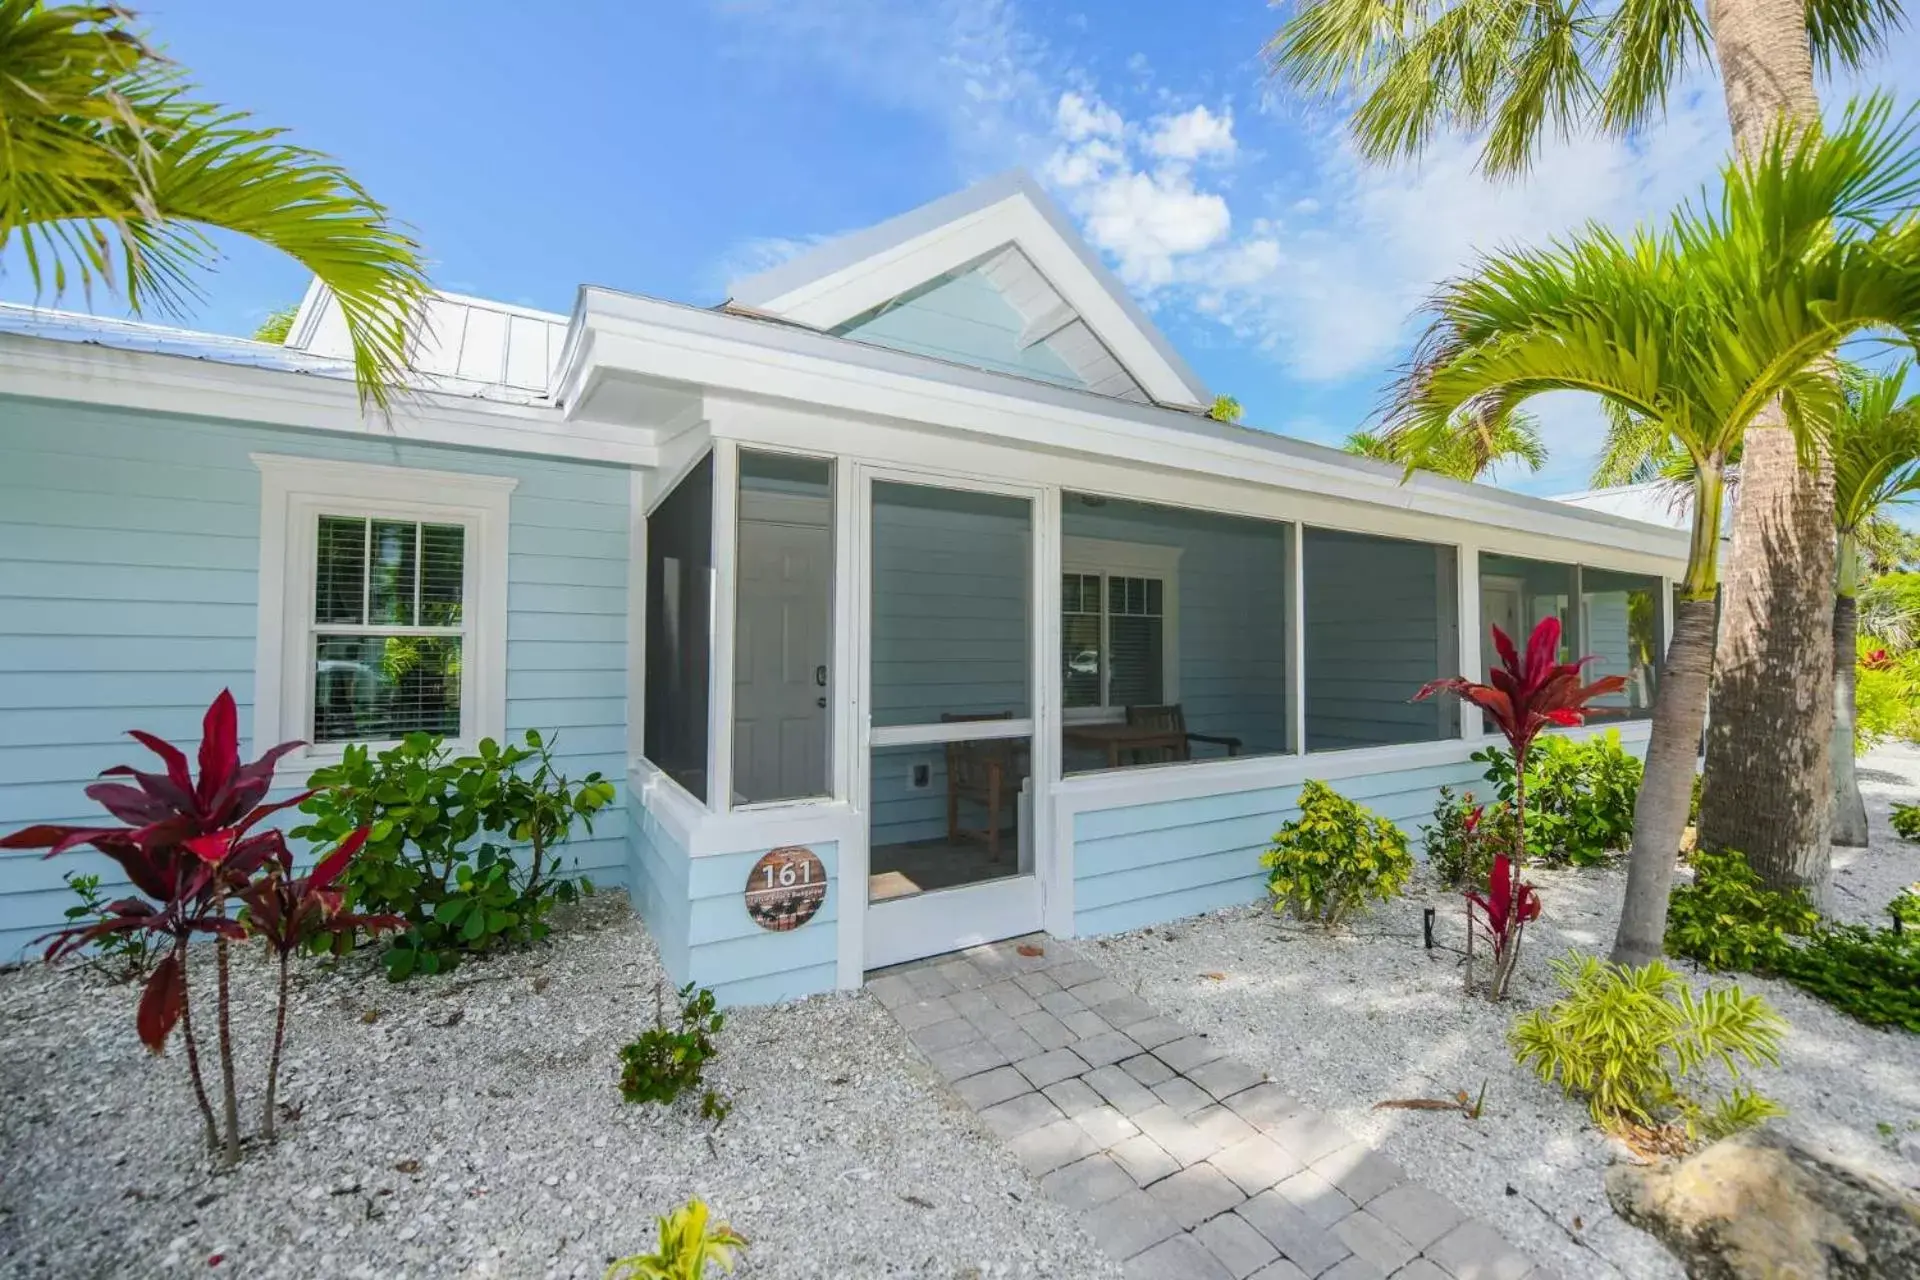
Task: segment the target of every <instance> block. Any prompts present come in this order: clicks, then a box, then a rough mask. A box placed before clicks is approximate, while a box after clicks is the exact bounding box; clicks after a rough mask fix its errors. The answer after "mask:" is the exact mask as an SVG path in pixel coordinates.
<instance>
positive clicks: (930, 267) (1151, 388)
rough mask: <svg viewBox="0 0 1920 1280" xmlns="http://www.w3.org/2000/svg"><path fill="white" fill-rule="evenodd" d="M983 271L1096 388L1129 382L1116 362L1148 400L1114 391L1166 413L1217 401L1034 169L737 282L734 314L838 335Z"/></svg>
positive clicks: (1001, 177) (984, 184)
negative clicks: (939, 285) (1119, 375)
mask: <svg viewBox="0 0 1920 1280" xmlns="http://www.w3.org/2000/svg"><path fill="white" fill-rule="evenodd" d="M1009 250H1012V251H1014V252H1013V253H1012V254H1009V253H1008V251H1009ZM977 268H984V269H986V270H987V271H988V272H989V273H990V274H991V275H992V276H993V277H994V279H995V282H996V285H997V286H998V287H1000V288H1001V289H1002V290H1003V291H1008V292H1009V298H1010V300H1013V301H1014V302H1015V304H1016V305H1021V302H1020V299H1021V298H1023V297H1024V298H1025V299H1026V300H1027V302H1026V305H1027V306H1029V307H1031V308H1032V309H1033V310H1034V314H1032V315H1028V316H1026V317H1025V318H1026V319H1027V321H1028V330H1029V333H1030V334H1033V335H1037V336H1035V337H1034V339H1033V340H1035V341H1040V340H1051V341H1053V344H1054V346H1055V349H1056V350H1061V351H1062V352H1063V353H1064V354H1065V355H1066V358H1067V359H1068V360H1069V361H1070V362H1071V363H1074V364H1075V365H1076V367H1077V368H1080V367H1084V373H1085V377H1086V381H1087V383H1088V385H1089V386H1092V385H1094V384H1095V383H1096V382H1100V381H1105V382H1106V384H1107V385H1108V386H1109V387H1112V386H1115V385H1116V384H1117V383H1118V382H1119V381H1121V380H1120V379H1115V378H1112V377H1111V376H1110V375H1108V374H1104V373H1103V370H1105V368H1106V366H1105V365H1103V364H1102V360H1103V358H1104V357H1110V361H1111V362H1117V364H1118V366H1119V370H1120V371H1121V372H1123V373H1124V375H1127V378H1126V379H1125V380H1126V381H1130V382H1131V383H1132V384H1135V385H1136V386H1137V388H1138V392H1139V393H1140V394H1138V395H1127V394H1126V393H1125V392H1124V391H1114V392H1110V393H1114V394H1121V395H1123V396H1124V397H1125V398H1128V399H1134V398H1142V399H1151V400H1153V401H1156V402H1158V403H1160V404H1166V405H1181V406H1194V407H1203V408H1204V407H1206V406H1207V405H1210V404H1211V403H1212V402H1213V396H1212V393H1211V392H1209V391H1208V390H1207V387H1206V384H1205V383H1203V382H1202V381H1201V380H1200V377H1199V375H1198V374H1196V373H1194V371H1193V369H1192V368H1191V367H1190V366H1189V365H1188V364H1187V362H1186V361H1185V360H1183V359H1182V358H1181V357H1180V353H1179V352H1177V351H1175V350H1174V348H1173V344H1172V343H1170V342H1168V341H1167V338H1166V335H1165V334H1163V333H1161V332H1160V330H1159V329H1158V328H1157V327H1156V326H1155V325H1154V323H1153V321H1151V320H1149V319H1148V318H1147V316H1146V313H1145V312H1144V311H1142V310H1141V309H1140V307H1139V305H1138V304H1137V303H1136V302H1134V300H1133V299H1132V298H1131V297H1130V296H1128V294H1127V291H1126V288H1125V286H1123V285H1122V284H1121V283H1120V281H1119V280H1117V279H1116V278H1115V277H1114V275H1113V273H1112V272H1111V271H1109V270H1107V268H1106V266H1105V265H1104V264H1102V263H1101V261H1100V259H1099V257H1098V256H1097V255H1096V254H1095V253H1094V251H1093V250H1092V248H1091V247H1089V246H1088V245H1087V243H1086V242H1085V241H1084V240H1082V239H1081V238H1080V236H1079V234H1078V233H1077V232H1076V231H1075V230H1074V228H1073V224H1072V223H1071V222H1070V221H1069V220H1068V218H1067V216H1066V214H1065V213H1063V212H1062V211H1061V209H1060V207H1059V206H1058V205H1056V204H1055V203H1054V202H1053V201H1052V199H1050V198H1049V197H1048V196H1047V194H1046V193H1045V192H1044V191H1042V190H1041V189H1040V186H1039V184H1038V183H1036V182H1035V181H1034V180H1033V178H1032V177H1031V176H1029V175H1028V174H1027V173H1026V172H1025V171H1024V170H1019V169H1015V170H1011V171H1009V172H1007V173H1003V174H1000V175H999V176H998V177H995V178H989V179H987V180H986V181H984V182H981V183H977V184H976V185H974V186H971V187H968V188H967V189H966V190H964V191H958V192H955V193H954V194H953V195H950V196H945V197H942V198H941V199H939V200H935V201H933V202H932V203H931V204H925V205H922V206H920V207H919V208H918V209H914V210H912V211H910V212H908V213H903V214H901V215H900V216H899V217H896V218H890V219H888V220H887V221H885V222H882V223H880V224H879V225H877V226H873V227H869V228H867V229H866V230H864V231H856V232H854V233H853V234H851V235H847V236H843V237H841V238H839V239H837V240H833V241H830V242H829V243H827V244H824V245H821V246H820V247H819V248H817V249H813V250H811V251H809V252H807V253H804V254H801V255H800V256H799V257H797V258H794V259H792V260H791V261H789V262H785V263H782V264H781V265H779V266H777V267H774V268H772V269H770V270H767V271H762V272H760V273H759V274H757V275H752V276H748V277H746V278H744V279H741V280H737V281H734V282H733V285H732V289H731V292H732V297H731V298H730V300H729V304H728V305H730V306H732V307H735V308H739V309H742V310H747V311H752V312H757V313H760V314H764V315H772V316H777V317H779V318H780V319H783V320H787V321H791V322H793V323H796V324H803V325H806V326H808V327H809V328H814V329H821V330H827V331H833V330H837V329H839V328H840V327H841V326H843V325H847V324H848V322H850V321H855V320H857V319H859V318H860V317H864V316H868V315H870V314H872V313H875V312H877V311H879V310H881V309H882V308H885V307H886V306H888V305H889V304H890V303H893V302H895V301H896V300H898V299H900V298H902V297H905V296H908V295H911V294H913V293H915V292H916V291H918V290H921V289H923V288H924V287H925V286H927V285H928V284H929V283H931V282H934V281H938V280H941V279H943V278H946V277H949V276H953V275H956V274H959V273H963V272H966V271H969V270H973V269H977ZM1009 287H1011V288H1010V291H1009ZM1036 299H1037V301H1036ZM1082 331H1084V332H1082ZM1096 348H1097V350H1096ZM1083 361H1084V366H1082V362H1083Z"/></svg>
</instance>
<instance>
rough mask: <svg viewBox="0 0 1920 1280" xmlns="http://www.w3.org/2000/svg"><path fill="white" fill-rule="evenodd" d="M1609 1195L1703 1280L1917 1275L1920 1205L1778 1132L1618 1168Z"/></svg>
mask: <svg viewBox="0 0 1920 1280" xmlns="http://www.w3.org/2000/svg"><path fill="white" fill-rule="evenodd" d="M1607 1196H1608V1198H1609V1199H1610V1200H1612V1201H1613V1204H1614V1207H1615V1208H1616V1209H1618V1210H1619V1211H1620V1214H1621V1216H1622V1217H1624V1218H1626V1219H1627V1221H1629V1222H1632V1223H1634V1224H1636V1225H1638V1226H1641V1227H1644V1228H1646V1229H1647V1230H1649V1231H1651V1232H1653V1233H1654V1234H1655V1235H1657V1236H1659V1237H1660V1238H1661V1239H1662V1240H1664V1241H1665V1242H1666V1244H1667V1246H1668V1248H1670V1249H1672V1250H1673V1252H1674V1253H1675V1254H1676V1255H1678V1256H1679V1257H1680V1258H1681V1259H1682V1260H1683V1261H1684V1262H1685V1264H1686V1268H1687V1274H1688V1275H1689V1276H1690V1277H1693V1278H1694V1280H1777V1278H1778V1277H1781V1276H1793V1277H1795V1278H1796V1280H1874V1278H1875V1277H1882V1276H1884V1277H1895V1276H1920V1200H1914V1199H1913V1198H1911V1197H1909V1196H1906V1195H1905V1194H1903V1193H1902V1192H1901V1191H1899V1190H1898V1189H1897V1188H1895V1187H1893V1186H1891V1185H1889V1184H1888V1183H1886V1182H1883V1181H1881V1180H1880V1179H1878V1178H1875V1177H1872V1176H1869V1175H1862V1174H1860V1173H1858V1172H1856V1171H1854V1170H1852V1169H1848V1168H1845V1167H1842V1166H1840V1165H1836V1164H1834V1163H1833V1162H1832V1161H1830V1160H1827V1159H1825V1158H1823V1157H1822V1156H1820V1155H1818V1154H1816V1153H1814V1152H1811V1151H1808V1150H1806V1149H1805V1148H1804V1147H1801V1146H1799V1145H1798V1144H1796V1143H1793V1142H1791V1141H1789V1140H1787V1139H1786V1138H1784V1137H1782V1136H1781V1135H1780V1134H1779V1133H1777V1132H1774V1131H1771V1130H1759V1131H1755V1132H1750V1133H1743V1134H1738V1135H1736V1136H1734V1137H1732V1138H1728V1139H1726V1140H1725V1141H1723V1142H1716V1143H1714V1144H1713V1145H1712V1146H1710V1147H1707V1148H1706V1149H1705V1150H1702V1151H1698V1152H1695V1153H1694V1154H1693V1155H1691V1156H1688V1157H1687V1158H1686V1159H1684V1160H1678V1161H1674V1162H1672V1163H1670V1164H1666V1165H1661V1166H1658V1167H1654V1168H1646V1167H1640V1166H1634V1165H1626V1164H1618V1165H1615V1166H1614V1167H1613V1168H1611V1169H1609V1170H1607Z"/></svg>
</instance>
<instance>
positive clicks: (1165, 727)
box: [1127, 702, 1240, 764]
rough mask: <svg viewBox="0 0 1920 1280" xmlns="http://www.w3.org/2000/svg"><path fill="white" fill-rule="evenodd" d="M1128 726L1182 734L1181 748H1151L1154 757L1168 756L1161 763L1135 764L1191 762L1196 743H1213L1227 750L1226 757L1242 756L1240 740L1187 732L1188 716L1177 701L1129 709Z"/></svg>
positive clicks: (1145, 762)
mask: <svg viewBox="0 0 1920 1280" xmlns="http://www.w3.org/2000/svg"><path fill="white" fill-rule="evenodd" d="M1127 723H1128V724H1129V725H1131V726H1132V727H1134V728H1136V729H1154V730H1158V731H1160V732H1163V733H1174V734H1179V735H1180V745H1179V746H1178V747H1155V748H1151V750H1153V751H1154V753H1155V754H1161V753H1163V752H1164V753H1165V754H1164V755H1162V758H1161V759H1160V760H1157V761H1150V760H1136V761H1135V762H1134V763H1136V764H1157V763H1164V762H1165V761H1168V760H1191V759H1193V744H1194V743H1196V742H1210V743H1212V744H1214V745H1215V746H1219V747H1225V748H1226V749H1227V754H1228V755H1230V756H1237V755H1239V754H1240V739H1238V738H1224V737H1216V736H1215V735H1213V734H1209V733H1188V732H1187V713H1186V712H1185V711H1184V710H1183V709H1182V708H1181V706H1180V704H1179V703H1177V702H1174V703H1169V704H1167V705H1164V706H1157V707H1128V708H1127ZM1139 754H1144V753H1139Z"/></svg>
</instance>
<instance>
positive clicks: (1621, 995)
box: [1508, 952, 1787, 1140]
mask: <svg viewBox="0 0 1920 1280" xmlns="http://www.w3.org/2000/svg"><path fill="white" fill-rule="evenodd" d="M1552 963H1553V968H1554V972H1555V975H1556V977H1557V978H1558V979H1559V982H1560V985H1561V987H1562V989H1564V990H1565V992H1566V995H1565V996H1564V997H1563V998H1562V999H1561V1000H1560V1001H1559V1002H1558V1003H1556V1004H1553V1005H1551V1006H1549V1007H1548V1008H1545V1009H1536V1010H1534V1011H1533V1012H1531V1013H1527V1014H1523V1015H1522V1016H1521V1017H1520V1018H1519V1019H1517V1020H1516V1021H1515V1022H1514V1024H1513V1028H1512V1030H1511V1031H1510V1032H1509V1033H1508V1038H1509V1039H1510V1041H1511V1042H1512V1044H1513V1050H1514V1060H1515V1061H1516V1062H1518V1063H1519V1064H1520V1065H1521V1066H1523V1067H1530V1068H1532V1069H1533V1070H1534V1071H1535V1072H1536V1073H1537V1074H1538V1075H1539V1077H1540V1078H1541V1079H1542V1080H1544V1081H1546V1082H1547V1083H1549V1084H1553V1083H1557V1084H1559V1086H1560V1088H1561V1090H1562V1091H1563V1092H1565V1093H1566V1094H1567V1095H1568V1096H1569V1097H1575V1098H1581V1099H1584V1100H1585V1101H1586V1104H1587V1111H1588V1113H1589V1114H1590V1115H1591V1116H1592V1117H1593V1122H1594V1123H1595V1124H1596V1125H1599V1126H1600V1127H1601V1128H1603V1129H1608V1130H1613V1131H1619V1130H1621V1129H1623V1128H1627V1127H1629V1126H1635V1125H1637V1126H1642V1127H1644V1128H1648V1129H1661V1128H1666V1127H1670V1126H1676V1125H1677V1126H1678V1127H1679V1128H1680V1129H1681V1130H1683V1131H1684V1132H1685V1134H1686V1136H1687V1138H1688V1139H1689V1140H1697V1139H1699V1138H1701V1137H1705V1138H1708V1139H1715V1138H1721V1137H1725V1136H1726V1135H1727V1134H1729V1133H1735V1132H1738V1131H1739V1130H1741V1129H1745V1128H1748V1127H1751V1126H1752V1125H1755V1124H1758V1123H1760V1122H1761V1121H1763V1120H1766V1119H1768V1118H1770V1117H1772V1116H1777V1115H1783V1114H1785V1112H1784V1110H1783V1109H1782V1108H1781V1106H1780V1105H1779V1104H1778V1103H1776V1102H1774V1101H1773V1100H1771V1099H1769V1098H1765V1097H1762V1096H1761V1095H1760V1094H1758V1093H1755V1092H1753V1091H1751V1090H1748V1089H1744V1088H1742V1087H1740V1085H1739V1083H1738V1080H1739V1076H1740V1064H1741V1063H1743V1062H1744V1063H1746V1064H1747V1065H1749V1066H1752V1065H1755V1064H1758V1063H1767V1064H1774V1063H1777V1062H1778V1061H1779V1060H1780V1037H1781V1036H1782V1035H1783V1034H1784V1033H1785V1032H1786V1030H1787V1025H1786V1023H1785V1022H1784V1021H1782V1020H1781V1018H1780V1016H1779V1015H1778V1014H1777V1013H1775V1012H1774V1011H1773V1009H1772V1007H1771V1006H1769V1005H1768V1004H1767V1002H1766V1001H1765V1000H1763V999H1761V998H1760V997H1759V996H1750V995H1747V994H1745V993H1744V992H1742V991H1741V990H1740V988H1739V987H1724V988H1711V989H1709V990H1707V991H1704V992H1702V993H1701V994H1700V995H1698V996H1695V995H1694V993H1693V991H1692V990H1691V989H1690V988H1689V987H1688V986H1687V984H1686V982H1685V981H1683V980H1682V979H1681V977H1680V975H1679V974H1678V973H1675V972H1674V971H1673V970H1672V969H1669V968H1668V967H1667V966H1666V965H1664V964H1662V963H1660V962H1659V961H1658V960H1655V961H1653V962H1652V963H1650V964H1647V965H1644V966H1642V967H1640V968H1637V969H1636V968H1631V967H1629V966H1625V965H1615V964H1608V963H1606V962H1604V961H1602V960H1599V959H1597V958H1595V957H1593V956H1589V955H1582V954H1580V953H1579V952H1570V953H1569V954H1568V955H1567V956H1566V957H1565V958H1563V959H1559V960H1555V961H1553V962H1552ZM1716 1062H1717V1063H1719V1064H1720V1065H1721V1066H1722V1067H1723V1068H1724V1069H1725V1070H1726V1072H1727V1074H1728V1075H1729V1076H1730V1077H1731V1079H1732V1081H1733V1082H1734V1083H1733V1084H1732V1087H1731V1088H1730V1089H1729V1090H1728V1092H1727V1093H1726V1094H1724V1095H1722V1096H1719V1097H1717V1098H1703V1097H1702V1096H1701V1095H1700V1092H1699V1091H1700V1089H1701V1087H1702V1083H1703V1081H1702V1079H1701V1077H1702V1076H1703V1075H1704V1074H1705V1073H1706V1068H1708V1067H1709V1065H1710V1064H1712V1063H1716Z"/></svg>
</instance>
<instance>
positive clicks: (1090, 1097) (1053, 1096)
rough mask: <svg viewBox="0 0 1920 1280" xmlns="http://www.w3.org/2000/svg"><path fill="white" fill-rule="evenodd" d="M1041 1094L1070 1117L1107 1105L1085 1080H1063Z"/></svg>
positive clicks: (1043, 1090)
mask: <svg viewBox="0 0 1920 1280" xmlns="http://www.w3.org/2000/svg"><path fill="white" fill-rule="evenodd" d="M1041 1092H1042V1093H1044V1094H1046V1095H1047V1100H1048V1101H1049V1102H1051V1103H1053V1105H1054V1106H1056V1107H1058V1108H1060V1110H1061V1111H1063V1112H1065V1113H1066V1114H1067V1115H1068V1116H1069V1117H1072V1116H1077V1115H1079V1114H1081V1113H1082V1112H1085V1111H1091V1110H1093V1109H1094V1108H1095V1107H1100V1106H1105V1105H1106V1103H1105V1101H1104V1100H1103V1099H1102V1098H1101V1097H1100V1095H1099V1094H1097V1093H1095V1092H1094V1091H1093V1088H1092V1086H1090V1085H1089V1084H1087V1082H1086V1081H1084V1080H1062V1081H1061V1082H1060V1083H1059V1084H1050V1085H1048V1086H1047V1087H1046V1088H1045V1089H1042V1090H1041Z"/></svg>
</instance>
